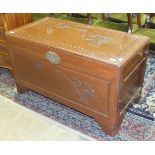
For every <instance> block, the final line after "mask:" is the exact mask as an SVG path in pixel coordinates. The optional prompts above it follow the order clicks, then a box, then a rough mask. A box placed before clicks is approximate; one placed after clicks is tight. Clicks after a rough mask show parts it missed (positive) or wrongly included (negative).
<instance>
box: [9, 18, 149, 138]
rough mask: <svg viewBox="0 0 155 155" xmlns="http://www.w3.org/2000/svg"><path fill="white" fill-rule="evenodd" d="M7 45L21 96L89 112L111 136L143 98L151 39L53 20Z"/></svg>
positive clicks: (16, 33)
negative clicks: (36, 96) (29, 92)
mask: <svg viewBox="0 0 155 155" xmlns="http://www.w3.org/2000/svg"><path fill="white" fill-rule="evenodd" d="M7 41H8V44H9V49H10V51H9V52H10V57H11V62H12V66H13V73H14V77H15V79H16V83H17V89H18V91H19V92H22V91H25V90H27V89H31V90H33V91H35V92H38V93H40V94H42V95H45V96H47V97H49V98H51V99H53V100H56V101H58V102H60V103H62V104H65V105H67V106H69V107H71V108H74V109H76V110H78V111H80V112H82V113H85V114H87V115H89V116H91V117H93V118H95V120H96V121H97V122H98V123H99V125H100V126H101V127H102V129H103V130H104V131H105V132H106V133H107V134H110V135H115V134H116V133H117V132H118V131H119V128H120V125H121V123H122V120H123V118H124V115H125V113H126V111H127V109H128V107H129V105H130V104H132V103H133V101H134V100H138V99H139V98H140V94H141V90H142V85H143V79H144V71H145V66H146V59H147V50H148V47H149V39H148V38H147V37H143V36H138V35H133V34H128V33H125V32H119V31H114V30H110V29H104V28H99V27H95V26H90V25H84V24H79V23H75V22H71V21H66V20H60V19H54V18H50V17H48V18H44V19H42V20H39V21H36V22H33V23H30V24H27V25H25V26H22V27H20V28H17V29H14V30H12V31H9V32H8V33H7Z"/></svg>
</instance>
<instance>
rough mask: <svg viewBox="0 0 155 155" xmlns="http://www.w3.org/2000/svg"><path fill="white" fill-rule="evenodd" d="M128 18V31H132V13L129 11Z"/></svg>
mask: <svg viewBox="0 0 155 155" xmlns="http://www.w3.org/2000/svg"><path fill="white" fill-rule="evenodd" d="M127 18H128V33H132V29H133V27H132V13H127Z"/></svg>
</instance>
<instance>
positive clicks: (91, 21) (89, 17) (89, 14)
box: [87, 13, 93, 25]
mask: <svg viewBox="0 0 155 155" xmlns="http://www.w3.org/2000/svg"><path fill="white" fill-rule="evenodd" d="M87 17H88V24H89V25H92V24H93V20H92V16H91V13H87Z"/></svg>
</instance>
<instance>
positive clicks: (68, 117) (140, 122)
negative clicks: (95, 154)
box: [0, 55, 155, 141]
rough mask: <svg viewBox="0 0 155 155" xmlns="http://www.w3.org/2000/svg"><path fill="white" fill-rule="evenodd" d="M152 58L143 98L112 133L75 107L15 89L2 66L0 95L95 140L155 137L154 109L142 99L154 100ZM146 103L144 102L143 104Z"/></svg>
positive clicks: (146, 138)
mask: <svg viewBox="0 0 155 155" xmlns="http://www.w3.org/2000/svg"><path fill="white" fill-rule="evenodd" d="M154 61H155V57H154V56H151V55H149V57H148V62H147V69H146V74H145V82H144V89H143V94H142V98H141V100H140V102H139V103H136V104H135V105H136V106H137V107H136V106H135V107H132V109H133V110H129V112H128V113H127V114H126V116H125V118H124V120H123V123H122V126H121V129H120V131H119V133H118V134H117V135H116V136H115V137H111V136H108V135H106V134H105V133H104V132H103V131H102V129H101V127H100V126H99V125H98V123H97V122H96V121H95V120H94V119H93V118H91V117H89V116H87V115H84V114H82V113H80V112H78V111H76V110H73V109H71V108H69V107H67V106H64V105H62V104H59V103H57V102H55V101H53V100H50V99H49V98H46V97H44V96H42V95H39V94H37V93H35V92H32V91H26V92H24V93H22V94H19V93H17V89H16V84H15V81H14V78H13V76H12V75H11V74H10V72H9V71H8V70H6V69H2V68H1V69H0V95H2V96H5V97H7V98H9V99H11V100H13V101H15V102H17V103H19V104H21V105H23V106H25V107H27V108H29V109H31V110H33V111H36V112H38V113H41V114H42V115H45V116H47V117H49V118H51V119H53V120H56V121H58V122H60V123H62V124H64V125H66V126H68V127H70V128H73V129H75V130H77V131H80V132H82V133H84V134H86V135H88V136H91V137H93V138H96V139H97V140H108V141H110V140H112V141H115V140H117V141H118V140H121V141H122V140H134V141H135V140H155V122H154V121H151V120H149V119H148V118H151V116H152V118H153V112H151V111H149V109H150V108H149V107H150V106H148V105H147V104H146V103H145V101H146V99H148V97H150V100H149V103H150V102H151V104H153V103H154V102H153V101H154V100H153V99H152V100H151V98H154V85H153V82H154V76H155V74H154V70H155V68H154V66H155V63H154ZM152 92H153V93H152ZM150 94H151V96H149V95H150ZM145 104H146V106H142V105H145ZM138 105H139V106H138ZM139 111H143V114H139V113H140V112H139ZM136 112H137V113H136ZM144 113H145V114H144ZM139 116H141V117H139ZM143 116H147V117H143ZM146 118H147V119H146Z"/></svg>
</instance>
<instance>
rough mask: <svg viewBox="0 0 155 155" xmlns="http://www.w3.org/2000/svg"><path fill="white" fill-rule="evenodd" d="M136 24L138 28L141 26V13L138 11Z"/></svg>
mask: <svg viewBox="0 0 155 155" xmlns="http://www.w3.org/2000/svg"><path fill="white" fill-rule="evenodd" d="M137 24H138V28H141V27H142V23H141V14H140V13H137Z"/></svg>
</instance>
